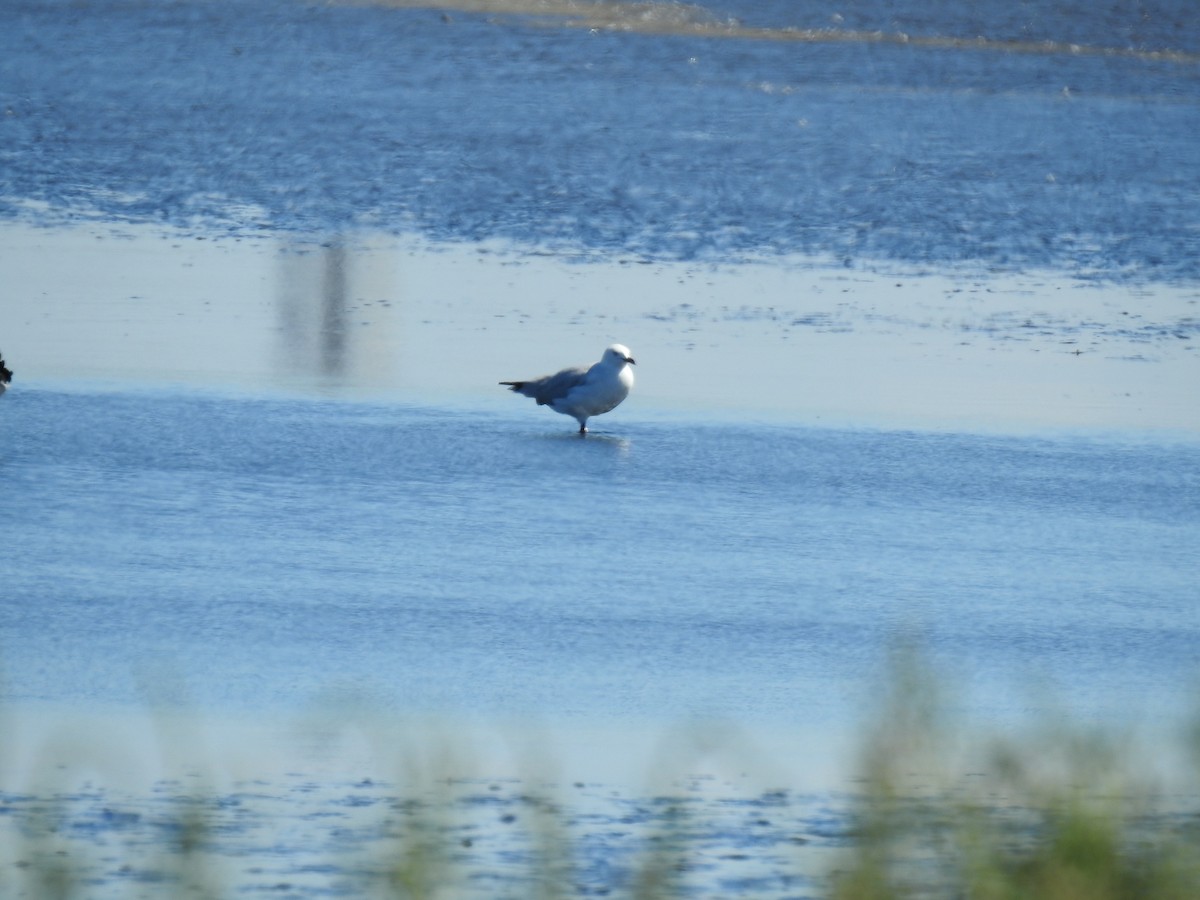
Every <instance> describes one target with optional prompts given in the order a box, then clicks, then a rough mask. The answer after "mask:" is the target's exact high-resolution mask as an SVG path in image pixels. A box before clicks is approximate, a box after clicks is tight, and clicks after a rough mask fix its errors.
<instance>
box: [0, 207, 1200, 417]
mask: <svg viewBox="0 0 1200 900" xmlns="http://www.w3.org/2000/svg"><path fill="white" fill-rule="evenodd" d="M0 242H2V243H3V244H4V246H5V247H6V248H8V252H7V253H6V254H5V257H4V260H3V261H2V262H0V277H3V280H4V283H5V284H6V285H7V286H8V289H7V290H6V292H5V296H4V298H3V299H0V324H2V327H3V340H4V344H3V345H0V349H3V351H4V352H5V354H6V358H7V359H8V360H9V363H10V365H11V366H12V367H13V368H14V370H15V371H16V372H17V380H16V381H15V382H14V389H18V390H19V389H20V387H21V386H22V385H23V384H24V385H37V384H39V383H51V382H53V383H64V382H78V381H87V382H93V383H94V382H111V383H112V384H113V385H114V386H139V387H153V388H159V389H162V388H170V387H172V386H186V387H189V388H199V389H214V388H215V389H220V390H226V389H232V390H244V391H251V392H261V391H267V392H271V391H283V392H295V393H300V394H306V393H311V394H318V395H322V396H330V395H332V396H345V397H347V398H355V397H358V398H363V397H374V398H377V399H389V398H390V399H391V400H393V401H396V402H408V403H417V404H431V405H449V406H461V407H463V408H465V409H470V410H473V411H478V412H482V413H487V414H492V415H501V416H515V415H521V414H525V415H533V413H534V411H533V410H522V409H519V408H517V407H515V406H514V404H513V401H512V398H511V397H510V396H508V395H506V394H505V392H503V391H502V390H500V389H499V388H498V387H497V386H496V382H498V381H501V380H503V379H511V378H525V377H531V376H533V375H537V374H541V373H543V372H545V371H550V370H553V369H555V368H557V367H559V366H562V365H565V364H571V363H576V362H579V363H583V362H588V361H590V360H593V359H594V358H598V356H599V351H600V350H601V349H602V348H603V346H604V345H606V344H607V343H609V342H611V341H620V342H622V343H625V344H627V345H629V346H630V347H631V348H633V350H634V353H635V355H637V357H638V359H639V368H638V376H639V381H638V386H637V390H636V393H635V395H634V396H633V398H632V399H631V400H630V401H629V402H627V403H626V404H625V406H624V407H622V409H621V410H620V412H619V413H616V414H614V415H613V416H610V417H609V422H610V423H615V422H617V421H619V418H621V417H678V418H680V419H682V420H688V419H693V420H704V419H708V418H711V417H746V416H750V417H755V418H760V419H765V420H771V421H779V422H781V423H795V424H800V425H814V424H828V425H837V426H841V425H852V426H854V425H861V426H867V427H888V428H918V429H925V428H933V429H961V430H968V431H975V430H982V431H997V430H999V431H1016V432H1031V431H1032V432H1036V431H1038V430H1045V429H1050V430H1062V429H1065V430H1075V429H1084V430H1099V431H1114V430H1115V431H1124V430H1137V431H1143V430H1146V431H1151V432H1155V433H1170V432H1181V433H1184V434H1195V433H1196V432H1197V431H1200V408H1198V407H1197V405H1196V403H1195V402H1194V386H1195V385H1196V384H1197V383H1200V302H1198V301H1200V289H1197V288H1195V287H1191V286H1164V285H1127V284H1123V285H1113V284H1107V283H1103V282H1096V283H1086V282H1077V281H1069V280H1065V279H1062V278H1055V277H1052V276H1050V275H1041V274H1038V273H1027V274H1020V275H1018V274H1013V273H993V274H980V273H968V272H963V273H961V274H949V275H947V274H937V275H934V274H927V273H920V272H913V273H899V272H897V271H888V272H870V271H861V270H854V269H845V268H840V267H836V266H835V265H833V264H832V262H829V261H824V262H823V261H820V260H817V261H814V260H791V261H788V262H785V263H771V264H768V263H760V264H743V265H739V266H728V267H710V266H699V265H687V264H682V263H679V264H669V263H660V262H653V263H649V262H646V261H643V260H640V259H636V258H627V259H616V260H612V259H607V260H587V259H567V258H563V257H558V256H550V255H545V256H538V255H532V256H531V255H518V254H517V253H515V252H513V251H511V250H510V249H509V248H507V247H504V246H470V245H449V246H447V245H438V246H432V245H428V244H422V243H419V242H415V241H401V240H398V239H394V238H386V239H385V238H380V239H376V240H372V239H364V238H356V239H354V240H352V241H350V240H347V241H345V242H327V243H324V244H321V243H309V244H303V243H299V244H298V243H293V242H279V241H273V240H269V239H261V240H256V239H242V240H237V239H205V238H203V237H196V236H192V235H186V234H181V233H172V232H163V231H161V230H158V229H154V228H150V227H144V226H142V227H136V228H135V227H123V228H113V227H109V226H95V227H93V228H87V227H83V228H77V229H71V230H49V229H38V228H28V227H24V226H21V225H16V224H12V223H9V224H6V225H4V226H0Z"/></svg>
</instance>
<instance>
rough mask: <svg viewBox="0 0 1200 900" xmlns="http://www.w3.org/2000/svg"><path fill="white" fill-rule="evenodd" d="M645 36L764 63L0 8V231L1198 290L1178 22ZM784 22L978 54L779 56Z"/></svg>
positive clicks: (990, 15) (270, 2)
mask: <svg viewBox="0 0 1200 900" xmlns="http://www.w3.org/2000/svg"><path fill="white" fill-rule="evenodd" d="M497 5H498V7H499V8H502V6H503V4H497ZM652 9H653V8H652ZM658 10H659V12H658V13H657V18H655V15H654V14H653V13H651V14H647V13H645V11H644V10H638V9H635V10H633V11H628V12H626V13H625V14H624V19H623V22H624V24H626V25H630V24H636V23H637V22H638V21H640V20H641V19H644V18H645V17H646V16H647V15H650V18H651V20H652V21H658V22H660V23H661V22H670V21H673V20H674V18H681V19H683V20H685V21H691V20H696V21H708V20H714V21H717V22H726V21H728V20H730V19H736V20H739V21H741V22H742V23H743V24H744V25H745V26H746V27H755V28H764V29H768V30H773V31H772V32H771V34H773V35H774V38H775V39H757V40H750V39H737V38H722V37H701V36H696V35H695V34H692V33H677V34H671V33H652V34H647V33H636V32H635V33H627V32H619V31H609V30H599V31H592V30H589V29H587V28H574V27H564V26H563V25H562V24H561V22H560V21H559V20H553V21H551V22H549V23H547V21H546V20H538V19H531V18H528V17H521V16H512V15H504V14H494V15H484V14H478V15H474V14H466V13H454V14H452V15H443V14H442V13H441V12H438V11H431V10H422V9H390V8H374V7H371V6H370V5H353V4H352V5H345V6H341V5H327V4H312V5H309V4H304V3H298V2H293V0H247V2H239V3H206V2H190V3H169V4H168V3H158V2H117V0H106V2H96V3H89V4H82V5H79V4H73V3H65V2H59V0H10V2H6V3H5V4H4V5H3V8H2V9H0V108H2V109H3V113H4V114H3V116H0V215H3V216H5V217H23V218H30V219H32V220H34V221H38V222H61V221H71V220H74V219H78V218H79V217H93V216H98V217H100V218H103V219H108V220H118V221H121V220H132V221H138V222H162V223H164V224H169V225H171V226H177V227H185V228H190V229H198V230H201V231H204V232H206V233H214V232H215V233H246V232H260V231H289V232H301V233H306V234H307V233H328V232H333V231H344V230H347V229H351V230H353V229H370V230H380V229H382V230H385V231H392V232H396V233H406V232H413V231H415V232H420V233H422V234H424V235H427V236H429V237H432V238H434V239H437V240H454V241H475V240H479V239H494V238H502V239H506V240H511V241H514V242H516V243H517V244H518V245H520V246H523V247H527V248H529V247H537V248H545V247H552V248H555V249H556V250H559V251H561V252H570V253H582V254H588V255H591V254H600V255H601V256H603V257H619V256H628V255H634V256H640V257H647V258H653V259H706V260H719V261H728V260H730V259H735V258H738V257H741V256H762V255H766V256H768V257H770V256H774V255H781V254H794V253H812V254H817V255H820V256H822V257H827V258H833V259H836V260H840V261H844V262H845V263H846V264H847V265H852V266H863V265H866V266H874V265H880V264H893V263H901V264H916V265H919V266H929V267H934V268H938V267H945V266H965V267H968V268H976V269H987V268H992V267H1005V268H1027V267H1045V268H1050V269H1053V270H1058V271H1063V272H1066V273H1070V274H1076V275H1084V276H1099V277H1103V278H1109V279H1136V280H1139V281H1145V280H1150V281H1185V282H1186V281H1193V280H1195V279H1196V277H1197V276H1198V275H1200V262H1198V261H1200V229H1198V228H1197V225H1198V224H1200V220H1198V219H1197V210H1198V209H1200V149H1198V148H1200V142H1197V141H1196V135H1197V134H1200V56H1198V54H1200V27H1197V26H1198V22H1197V16H1196V11H1195V8H1194V4H1193V3H1192V2H1191V0H1155V2H1144V3H1138V4H1119V5H1113V6H1112V7H1111V8H1109V7H1105V8H1103V9H1095V10H1093V9H1091V8H1090V7H1083V6H1079V5H1076V4H1066V3H1061V4H1042V3H1038V4H1034V3H998V2H997V3H971V4H963V3H937V4H929V3H902V4H894V3H883V2H878V3H862V4H857V3H856V4H854V5H853V6H852V7H851V8H848V9H845V10H837V9H834V8H832V7H829V6H827V5H825V4H809V3H770V4H758V3H749V2H746V3H740V2H725V3H721V4H719V5H715V6H712V7H708V8H694V9H693V8H688V9H684V10H682V11H681V10H680V8H679V7H677V6H672V5H667V6H660V7H658ZM664 10H665V11H664ZM617 18H618V20H622V16H621V15H618V16H617ZM796 28H801V29H803V28H809V29H813V28H817V29H822V28H824V29H837V30H839V31H841V32H848V31H865V32H873V31H879V32H881V33H883V34H886V35H896V34H900V33H905V34H909V35H911V36H912V37H913V38H938V39H951V40H967V41H973V40H974V39H976V38H977V37H981V38H984V39H986V40H987V41H988V42H990V44H987V45H984V46H973V45H968V46H961V47H957V48H954V47H931V46H927V45H924V44H920V43H913V44H900V43H895V42H873V41H867V40H831V41H826V42H811V43H808V42H806V43H798V42H795V41H791V40H787V39H786V38H787V36H788V33H787V29H796ZM667 31H668V32H669V31H670V28H667ZM1004 42H1021V44H1020V46H1018V47H1017V48H1016V49H1010V50H1004V49H1002V47H1003V45H1004ZM1073 44H1074V45H1079V46H1081V47H1083V48H1085V51H1086V52H1081V53H1072V52H1069V50H1067V49H1066V48H1068V47H1069V46H1070V45H1073ZM1029 45H1033V46H1034V47H1035V48H1036V47H1039V46H1043V47H1044V48H1048V49H1049V50H1051V51H1052V52H1031V51H1030V50H1029V49H1028V47H1029ZM1022 47H1024V48H1025V49H1022ZM1055 48H1057V49H1055ZM1093 51H1095V52H1093ZM1163 51H1166V52H1167V53H1168V54H1170V55H1167V56H1164V55H1162V52H1163ZM1156 54H1157V55H1156Z"/></svg>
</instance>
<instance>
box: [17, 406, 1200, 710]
mask: <svg viewBox="0 0 1200 900" xmlns="http://www.w3.org/2000/svg"><path fill="white" fill-rule="evenodd" d="M3 402H4V408H3V417H4V418H3V430H4V431H3V433H4V442H3V449H2V450H0V479H2V480H3V485H4V490H3V493H2V494H0V520H3V521H4V523H5V529H4V530H5V550H4V557H3V562H0V570H2V571H3V581H4V591H3V595H2V596H0V648H3V662H4V668H5V681H4V683H5V693H6V695H7V696H8V697H10V698H12V699H16V700H20V701H30V700H38V701H43V700H48V701H70V702H78V703H82V704H84V705H88V706H94V705H106V704H112V703H116V704H141V703H145V702H148V701H149V700H156V699H164V698H159V697H154V696H152V695H153V694H154V691H153V690H152V689H150V688H148V686H147V684H148V679H149V682H150V683H153V682H155V681H156V680H157V679H158V677H159V676H158V674H156V673H161V672H163V671H167V672H170V673H171V676H172V677H171V679H168V681H169V682H170V683H176V682H177V683H179V684H183V685H185V686H186V697H183V698H170V697H169V698H166V699H168V700H170V699H180V700H184V699H186V700H187V702H189V703H194V704H196V705H198V706H199V707H201V708H204V709H213V710H255V709H264V710H288V709H301V708H303V707H304V706H305V704H307V703H309V702H311V701H312V700H313V698H314V697H316V696H318V695H320V694H321V692H323V691H326V690H329V689H333V688H338V687H345V686H353V687H354V688H355V689H356V690H360V691H364V692H366V694H367V695H369V696H370V697H371V698H372V702H374V703H377V704H379V705H380V706H381V707H383V708H387V709H394V710H399V711H406V712H408V711H413V710H429V711H439V712H448V713H451V714H469V713H487V714H496V715H509V714H518V715H521V714H532V715H534V716H538V717H545V718H548V719H551V720H565V721H571V720H572V719H575V720H584V719H590V718H596V717H599V718H612V719H614V720H652V721H659V722H671V721H679V720H682V719H686V718H688V717H691V716H694V715H701V716H720V717H729V718H734V719H737V720H739V721H749V722H758V723H760V724H761V723H770V724H774V725H800V726H811V725H822V724H830V723H841V724H844V723H846V722H847V721H849V720H852V719H853V718H854V717H855V716H856V715H858V714H859V713H860V712H861V709H862V704H863V702H864V701H865V700H866V698H867V697H868V696H869V694H870V692H871V691H872V690H874V689H875V686H876V685H877V678H878V676H879V675H880V672H881V666H882V662H883V659H884V657H885V656H886V651H887V649H888V647H889V645H890V644H891V643H893V642H894V641H895V640H897V639H898V638H900V637H903V636H906V635H908V636H911V635H917V636H919V637H920V639H921V640H922V641H923V642H924V643H925V645H926V646H927V647H928V649H929V651H930V653H931V654H932V656H933V657H934V659H935V660H936V661H937V662H938V664H939V665H942V666H945V667H946V670H947V671H948V672H951V673H955V679H956V681H958V685H959V687H961V688H962V689H963V690H964V692H965V694H966V696H965V697H963V698H960V699H961V700H962V701H963V702H966V703H969V704H970V706H971V708H972V709H973V710H974V711H976V712H979V713H981V714H982V715H983V716H984V717H986V718H989V719H993V720H994V719H1004V718H1006V717H1009V716H1012V715H1014V714H1016V713H1018V712H1019V711H1021V710H1024V709H1025V708H1026V706H1027V705H1028V704H1029V703H1030V702H1031V696H1030V694H1029V693H1028V691H1027V690H1026V689H1027V688H1029V687H1030V681H1029V679H1030V678H1031V677H1034V676H1039V677H1044V678H1046V679H1049V683H1050V684H1051V685H1052V686H1053V687H1054V689H1055V691H1056V692H1057V694H1058V696H1059V697H1060V699H1062V700H1064V701H1065V702H1066V704H1067V706H1068V707H1070V708H1071V709H1073V710H1075V711H1077V712H1078V713H1079V714H1081V715H1083V716H1085V717H1100V718H1101V719H1104V720H1108V721H1112V720H1118V721H1123V722H1128V721H1136V720H1139V719H1143V718H1148V719H1151V720H1153V719H1154V718H1155V717H1157V716H1160V715H1163V714H1166V713H1168V712H1170V711H1172V710H1173V709H1174V710H1176V711H1177V709H1178V704H1179V703H1180V701H1181V698H1182V697H1183V696H1185V695H1186V688H1187V685H1188V684H1189V683H1190V680H1191V679H1192V678H1193V677H1194V675H1195V674H1196V667H1197V662H1198V651H1197V648H1200V614H1198V613H1197V607H1196V584H1197V583H1198V578H1197V576H1200V562H1198V558H1197V555H1196V553H1195V548H1196V540H1197V535H1198V533H1200V528H1198V526H1200V447H1197V446H1196V445H1195V444H1189V443H1182V444H1173V445H1155V444H1148V443H1138V442H1130V441H1118V440H1114V439H1109V440H1100V439H1095V440H1085V439H1082V438H1080V439H1065V438H1064V439H1056V440H1049V439H1047V440H1039V439H1031V438H1017V437H1011V438H1009V437H997V436H991V437H983V436H972V435H954V434H921V433H905V432H874V431H861V430H851V431H839V430H823V429H814V428H809V427H802V426H796V427H764V426H749V425H739V424H737V423H726V424H710V425H696V426H690V427H681V426H680V425H679V424H677V423H661V422H655V421H645V420H642V421H639V420H638V419H637V418H636V416H625V417H624V418H623V420H622V421H621V422H620V425H619V427H617V423H616V422H615V420H614V422H613V423H612V425H613V427H612V428H611V430H609V431H602V432H601V433H598V434H595V435H593V436H590V437H588V438H584V439H581V438H579V437H577V436H576V435H574V434H573V433H572V432H571V430H570V429H567V428H563V429H556V428H554V427H550V426H551V425H553V424H559V423H557V422H555V423H550V422H547V421H544V420H542V419H540V418H539V419H530V420H526V419H525V418H523V417H517V416H513V417H511V418H503V419H499V418H495V417H490V416H487V415H481V414H475V413H471V414H468V413H467V412H465V411H447V410H438V409H427V408H416V407H413V408H409V407H397V406H379V407H375V406H369V405H364V404H350V403H335V402H325V401H315V400H312V401H308V400H284V399H276V400H270V399H252V398H246V397H236V396H228V397H219V396H209V395H205V394H178V393H170V394H165V393H153V392H148V393H96V394H90V393H59V392H53V391H42V390H29V391H25V392H19V393H18V392H15V391H14V392H13V393H11V394H10V395H9V396H6V397H5V398H4V401H3Z"/></svg>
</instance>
